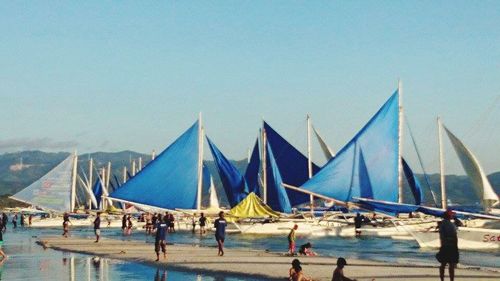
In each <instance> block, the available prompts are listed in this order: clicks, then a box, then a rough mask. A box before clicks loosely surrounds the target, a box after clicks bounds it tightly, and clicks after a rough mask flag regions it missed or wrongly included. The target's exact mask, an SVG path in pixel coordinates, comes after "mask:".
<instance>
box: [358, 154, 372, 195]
mask: <svg viewBox="0 0 500 281" xmlns="http://www.w3.org/2000/svg"><path fill="white" fill-rule="evenodd" d="M359 187H360V195H361V197H363V198H373V190H372V184H371V183H370V176H369V175H368V169H367V167H366V163H365V158H364V157H363V150H361V149H360V150H359Z"/></svg>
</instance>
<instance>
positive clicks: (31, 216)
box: [28, 214, 33, 227]
mask: <svg viewBox="0 0 500 281" xmlns="http://www.w3.org/2000/svg"><path fill="white" fill-rule="evenodd" d="M32 222H33V214H30V215H29V217H28V226H29V227H31V223H32Z"/></svg>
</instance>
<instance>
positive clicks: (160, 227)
mask: <svg viewBox="0 0 500 281" xmlns="http://www.w3.org/2000/svg"><path fill="white" fill-rule="evenodd" d="M166 220H167V216H165V218H164V220H163V221H161V220H160V221H159V222H158V224H156V235H155V252H156V261H159V260H160V249H161V251H162V252H163V258H165V259H166V258H167V249H166V244H167V243H166V240H167V229H168V224H167V223H166Z"/></svg>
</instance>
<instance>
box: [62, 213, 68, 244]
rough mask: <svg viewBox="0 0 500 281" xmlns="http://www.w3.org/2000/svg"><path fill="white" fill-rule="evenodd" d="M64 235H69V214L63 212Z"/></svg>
mask: <svg viewBox="0 0 500 281" xmlns="http://www.w3.org/2000/svg"><path fill="white" fill-rule="evenodd" d="M62 235H63V236H64V237H66V238H68V235H69V215H68V213H64V215H63V234H62Z"/></svg>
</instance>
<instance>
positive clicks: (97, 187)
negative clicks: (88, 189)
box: [92, 179, 102, 209]
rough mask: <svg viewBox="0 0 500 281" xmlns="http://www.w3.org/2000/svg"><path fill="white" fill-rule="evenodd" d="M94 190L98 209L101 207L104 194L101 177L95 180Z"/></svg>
mask: <svg viewBox="0 0 500 281" xmlns="http://www.w3.org/2000/svg"><path fill="white" fill-rule="evenodd" d="M92 192H94V196H95V200H96V202H97V209H99V208H100V207H99V206H100V205H101V196H102V184H101V180H100V179H97V181H96V182H95V184H94V187H93V188H92Z"/></svg>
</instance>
